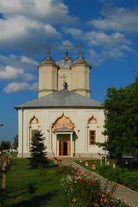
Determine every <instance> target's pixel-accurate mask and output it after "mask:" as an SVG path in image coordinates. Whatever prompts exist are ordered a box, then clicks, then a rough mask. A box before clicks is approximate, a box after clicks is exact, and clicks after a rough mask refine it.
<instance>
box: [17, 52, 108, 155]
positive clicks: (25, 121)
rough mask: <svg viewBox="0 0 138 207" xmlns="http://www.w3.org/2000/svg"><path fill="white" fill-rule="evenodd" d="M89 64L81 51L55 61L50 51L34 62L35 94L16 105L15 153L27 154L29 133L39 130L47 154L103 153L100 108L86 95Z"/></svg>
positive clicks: (30, 134) (29, 143) (88, 90)
mask: <svg viewBox="0 0 138 207" xmlns="http://www.w3.org/2000/svg"><path fill="white" fill-rule="evenodd" d="M90 69H91V67H90V65H89V64H88V63H87V61H86V60H85V59H84V58H83V56H82V52H81V51H80V56H79V57H78V58H77V60H75V61H73V60H72V59H71V58H70V57H69V55H68V51H66V54H65V57H64V58H63V59H61V60H59V61H57V62H55V61H54V60H53V59H52V58H51V56H50V54H48V55H47V57H46V58H45V59H44V60H42V61H41V62H40V64H39V65H38V74H39V79H38V98H37V99H36V100H32V101H30V102H27V103H24V104H21V105H19V106H16V107H15V108H16V109H17V110H18V156H19V157H28V156H29V155H30V146H31V142H32V139H33V135H34V133H35V132H36V131H37V130H40V131H41V133H42V134H43V137H44V143H45V145H46V147H47V149H46V151H47V153H48V155H49V156H71V157H72V156H83V157H98V156H99V153H100V154H105V152H104V151H103V150H102V148H99V147H98V146H97V145H96V142H105V139H106V138H105V136H104V135H103V131H104V128H103V125H104V110H103V107H102V105H101V104H100V103H99V102H98V101H96V100H93V99H91V98H90V82H89V81H90Z"/></svg>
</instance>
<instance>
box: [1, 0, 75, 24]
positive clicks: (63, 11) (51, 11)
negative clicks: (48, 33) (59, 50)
mask: <svg viewBox="0 0 138 207" xmlns="http://www.w3.org/2000/svg"><path fill="white" fill-rule="evenodd" d="M0 8H1V13H4V15H5V16H6V17H11V16H12V17H13V16H16V17H17V16H26V17H28V18H29V19H37V20H41V21H42V20H43V21H44V22H47V23H50V24H51V23H52V24H53V23H59V22H60V23H61V22H62V23H63V22H66V23H67V22H72V23H73V22H74V21H75V20H76V18H75V17H72V16H70V15H69V14H68V13H69V11H68V7H67V6H66V5H65V4H64V3H63V1H62V0H39V1H38V0H10V1H9V0H1V1H0Z"/></svg>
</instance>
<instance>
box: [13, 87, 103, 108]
mask: <svg viewBox="0 0 138 207" xmlns="http://www.w3.org/2000/svg"><path fill="white" fill-rule="evenodd" d="M101 106H102V105H101V104H100V102H98V101H95V100H92V99H90V98H87V97H85V96H82V95H79V94H77V93H74V92H72V91H68V90H66V89H63V90H61V91H57V92H54V93H51V94H48V95H46V96H43V97H40V98H38V99H36V100H33V101H29V102H27V103H24V104H21V105H18V106H16V107H15V108H16V109H21V108H99V107H101Z"/></svg>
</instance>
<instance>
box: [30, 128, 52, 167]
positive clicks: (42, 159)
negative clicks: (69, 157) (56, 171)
mask: <svg viewBox="0 0 138 207" xmlns="http://www.w3.org/2000/svg"><path fill="white" fill-rule="evenodd" d="M43 141H44V138H43V135H42V133H41V132H40V131H36V132H35V134H34V136H33V138H32V145H31V149H30V153H31V158H30V166H31V167H32V168H38V167H46V166H47V165H48V163H49V162H48V159H47V157H46V155H47V152H46V146H45V145H44V143H43Z"/></svg>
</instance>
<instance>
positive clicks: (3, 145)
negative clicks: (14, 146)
mask: <svg viewBox="0 0 138 207" xmlns="http://www.w3.org/2000/svg"><path fill="white" fill-rule="evenodd" d="M0 148H1V149H2V150H9V149H10V148H11V142H10V141H2V142H1V144H0Z"/></svg>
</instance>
